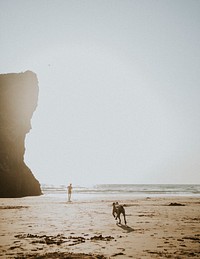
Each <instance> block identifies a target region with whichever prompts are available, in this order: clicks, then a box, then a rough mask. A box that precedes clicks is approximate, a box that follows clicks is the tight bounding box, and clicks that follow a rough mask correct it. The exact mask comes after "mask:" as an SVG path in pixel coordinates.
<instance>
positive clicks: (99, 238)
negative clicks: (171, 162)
mask: <svg viewBox="0 0 200 259" xmlns="http://www.w3.org/2000/svg"><path fill="white" fill-rule="evenodd" d="M113 201H119V203H120V204H124V205H125V210H126V215H127V226H125V225H124V222H123V219H122V224H121V225H119V224H117V222H116V220H115V219H114V218H113V216H112V215H111V212H112V202H113ZM169 205H170V206H169ZM181 205H182V206H181ZM199 223H200V198H199V197H151V198H149V197H146V198H145V197H143V198H142V197H123V198H122V197H115V198H114V199H113V198H112V197H110V198H109V197H107V198H105V197H104V198H98V199H82V200H78V199H77V200H73V201H72V202H67V200H65V199H59V198H55V197H48V196H44V195H43V196H40V197H26V198H21V199H0V258H84V259H86V258H87V259H90V258H96V259H97V258H98V259H104V258H117V259H122V258H134V259H136V258H138V259H139V258H184V259H185V258H200V224H199Z"/></svg>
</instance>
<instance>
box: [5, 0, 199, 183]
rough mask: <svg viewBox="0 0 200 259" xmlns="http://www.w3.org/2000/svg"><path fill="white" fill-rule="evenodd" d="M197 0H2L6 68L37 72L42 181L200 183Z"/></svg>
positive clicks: (30, 137)
mask: <svg viewBox="0 0 200 259" xmlns="http://www.w3.org/2000/svg"><path fill="white" fill-rule="evenodd" d="M199 42H200V1H198V0H187V1H185V0H162V1H161V0H160V1H159V0H120V1H119V0H73V1H72V0H71V1H70V0H41V1H39V0H37V1H35V0H29V1H27V0H17V1H11V0H1V1H0V73H18V72H24V71H27V70H31V71H33V72H35V73H36V74H37V77H38V81H39V99H38V107H37V109H36V111H35V112H34V115H33V117H32V120H31V124H32V130H31V132H30V133H29V134H27V136H26V141H25V144H26V153H25V156H24V160H25V162H26V164H27V165H28V166H29V167H30V168H31V170H32V172H33V174H34V175H35V177H36V178H37V179H38V180H39V181H40V183H46V184H56V185H60V184H63V185H67V184H68V183H70V182H72V183H73V185H82V186H88V185H92V184H107V183H118V184H120V183H124V184H125V183H129V184H168V183H169V184H170V183H171V184H187V183H193V184H195V183H197V184H200V117H199V114H200V101H199V99H200V48H199Z"/></svg>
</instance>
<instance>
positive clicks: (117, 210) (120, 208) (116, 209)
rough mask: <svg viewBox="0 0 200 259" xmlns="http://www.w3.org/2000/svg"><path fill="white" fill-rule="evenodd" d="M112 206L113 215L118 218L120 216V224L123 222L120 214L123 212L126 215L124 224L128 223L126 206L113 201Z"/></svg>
mask: <svg viewBox="0 0 200 259" xmlns="http://www.w3.org/2000/svg"><path fill="white" fill-rule="evenodd" d="M112 206H113V211H112V215H113V217H114V218H115V219H116V220H117V218H118V219H119V224H121V219H120V214H121V213H122V214H123V216H124V224H125V225H126V215H125V209H124V207H123V206H122V205H119V203H118V202H113V204H112Z"/></svg>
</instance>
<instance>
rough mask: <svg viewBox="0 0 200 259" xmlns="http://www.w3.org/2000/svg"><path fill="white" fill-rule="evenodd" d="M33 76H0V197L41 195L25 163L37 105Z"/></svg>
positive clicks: (36, 81) (35, 85) (34, 75)
mask: <svg viewBox="0 0 200 259" xmlns="http://www.w3.org/2000/svg"><path fill="white" fill-rule="evenodd" d="M38 91H39V89H38V80H37V76H36V74H34V73H33V72H31V71H26V72H24V73H19V74H14V73H12V74H3V75H0V197H1V198H2V197H8V198H9V197H24V196H32V195H40V194H41V189H40V184H39V182H38V181H37V180H36V179H35V177H34V176H33V174H32V172H31V170H30V169H29V168H28V167H27V165H26V164H25V163H24V153H25V145H24V141H25V137H26V134H27V133H28V132H29V131H30V129H31V118H32V115H33V112H34V111H35V109H36V106H37V101H38Z"/></svg>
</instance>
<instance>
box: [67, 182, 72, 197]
mask: <svg viewBox="0 0 200 259" xmlns="http://www.w3.org/2000/svg"><path fill="white" fill-rule="evenodd" d="M67 191H68V201H71V195H72V184H71V183H70V185H69V186H67Z"/></svg>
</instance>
